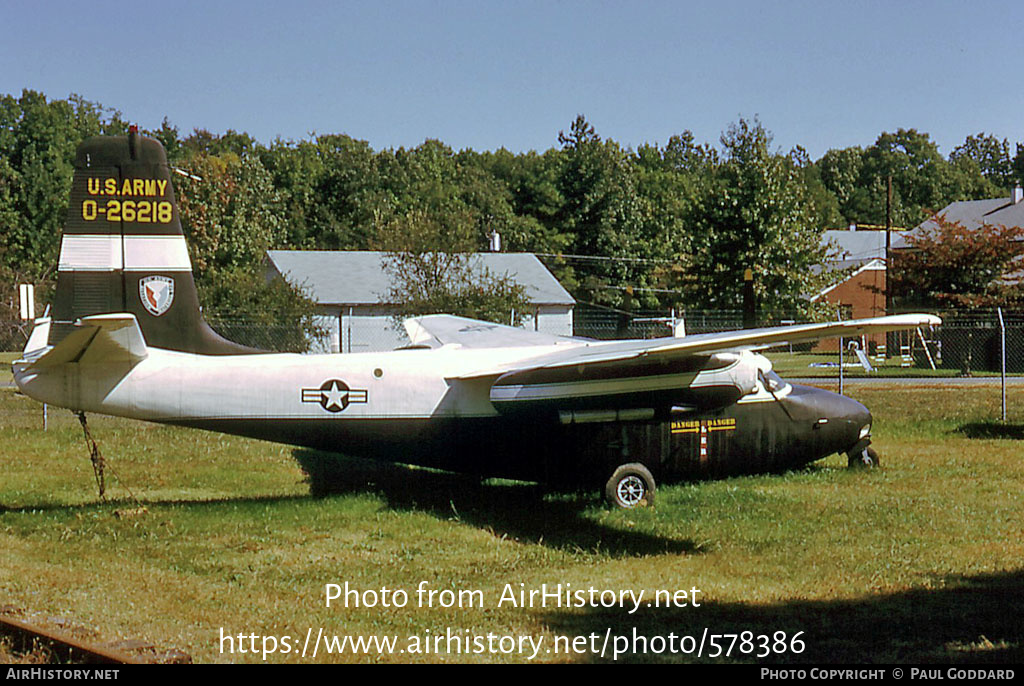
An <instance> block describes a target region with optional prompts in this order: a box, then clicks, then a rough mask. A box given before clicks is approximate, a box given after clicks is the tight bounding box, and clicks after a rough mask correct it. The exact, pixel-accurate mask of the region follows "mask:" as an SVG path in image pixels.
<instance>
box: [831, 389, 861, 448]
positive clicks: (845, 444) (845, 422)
mask: <svg viewBox="0 0 1024 686" xmlns="http://www.w3.org/2000/svg"><path fill="white" fill-rule="evenodd" d="M831 414H832V416H831V417H830V423H833V424H834V429H833V430H834V432H835V435H836V438H837V440H838V441H839V442H840V443H841V444H842V447H841V448H840V452H842V451H845V450H849V449H850V448H852V447H853V446H854V445H855V444H856V443H857V442H858V441H860V440H861V439H863V438H867V437H868V436H869V435H870V433H871V412H870V410H868V408H866V407H865V406H864V405H862V404H861V403H859V402H857V401H856V400H854V399H853V398H847V397H846V396H845V395H836V396H835V398H834V406H833V409H832V413H831Z"/></svg>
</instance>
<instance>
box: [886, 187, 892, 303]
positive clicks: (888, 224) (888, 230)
mask: <svg viewBox="0 0 1024 686" xmlns="http://www.w3.org/2000/svg"><path fill="white" fill-rule="evenodd" d="M886 186H887V187H886V191H885V313H886V314H892V287H891V285H890V280H889V277H890V275H891V272H892V254H891V250H892V174H889V177H888V179H887V183H886Z"/></svg>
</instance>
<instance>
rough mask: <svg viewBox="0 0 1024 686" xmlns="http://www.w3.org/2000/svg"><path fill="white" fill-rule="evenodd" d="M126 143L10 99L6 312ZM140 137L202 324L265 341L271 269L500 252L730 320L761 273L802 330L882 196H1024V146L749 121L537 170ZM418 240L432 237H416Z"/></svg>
mask: <svg viewBox="0 0 1024 686" xmlns="http://www.w3.org/2000/svg"><path fill="white" fill-rule="evenodd" d="M127 128H128V120H127V118H126V117H125V116H124V115H123V114H122V113H121V112H119V111H117V110H114V109H111V108H108V107H105V106H104V105H102V104H100V103H96V102H91V101H88V100H86V99H84V98H82V97H80V96H76V95H72V96H70V97H68V98H67V99H63V100H58V99H47V98H46V97H45V96H44V95H43V94H41V93H38V92H35V91H31V90H25V91H23V92H22V93H21V95H20V96H15V95H2V96H0V227H2V229H0V270H2V274H0V277H2V278H0V283H3V284H4V286H3V288H4V289H5V291H13V294H12V293H9V292H4V293H3V294H2V295H3V298H4V302H5V304H6V303H13V306H14V307H15V308H16V307H17V301H16V298H17V293H16V286H14V284H16V283H17V282H18V281H19V280H27V281H31V282H35V283H37V284H41V285H42V286H43V288H42V289H41V290H40V293H41V295H42V297H43V298H45V293H46V290H45V289H46V284H48V283H51V282H52V280H53V276H54V273H53V270H54V269H55V265H56V263H57V254H58V251H59V245H60V234H61V228H62V226H63V223H64V219H65V213H66V211H67V204H68V193H69V190H70V184H71V177H72V172H73V161H74V153H75V148H76V147H77V145H78V144H79V143H80V142H81V141H82V140H83V139H85V138H87V137H89V136H94V135H100V134H104V135H114V134H117V135H123V134H124V133H125V132H126V131H127ZM144 133H146V134H147V135H150V136H153V137H155V138H157V139H159V140H160V141H161V142H162V143H163V145H164V147H165V148H166V150H167V154H168V158H169V161H170V163H171V165H172V166H174V167H177V168H179V169H181V170H182V171H183V172H185V173H184V174H182V175H176V176H175V184H176V191H177V194H178V198H179V202H180V209H181V217H182V223H183V228H184V230H185V232H186V236H187V238H188V242H189V248H190V253H191V257H192V261H193V268H194V270H195V275H196V280H197V285H198V286H199V288H200V297H201V299H202V301H203V305H204V307H205V308H206V310H207V312H209V313H214V314H215V313H221V314H234V313H241V312H246V313H247V314H248V315H249V316H251V317H255V318H257V319H259V318H262V319H264V320H266V321H277V320H282V319H284V318H287V317H291V316H293V315H294V313H295V312H299V313H300V314H302V315H303V316H306V315H308V314H309V313H311V312H312V309H311V306H310V305H309V304H308V302H307V303H306V304H305V305H304V304H303V299H302V297H301V293H298V292H295V289H289V288H287V287H285V286H282V285H280V284H278V285H268V284H265V283H264V282H263V256H264V253H265V251H266V250H267V249H319V250H368V249H382V250H387V251H389V252H391V253H393V254H399V253H400V252H401V251H402V250H403V248H408V249H409V250H419V251H422V252H429V251H430V249H431V248H432V247H434V246H435V245H436V249H444V250H454V251H473V250H484V249H486V246H487V244H488V239H489V236H490V235H491V234H492V233H495V232H496V233H498V234H499V235H500V236H501V240H502V244H503V249H505V250H506V251H527V252H534V253H538V254H540V255H541V256H542V257H543V259H544V261H545V262H546V264H547V265H548V266H549V268H551V269H552V270H553V271H554V272H555V274H556V276H557V277H558V278H559V279H560V280H561V282H562V283H563V285H565V286H566V288H567V289H568V290H569V291H570V292H572V293H573V295H574V296H576V297H577V298H578V299H579V300H581V301H584V302H591V303H595V304H599V305H607V306H610V307H615V308H618V309H621V310H627V311H629V310H637V309H652V308H666V309H667V308H670V307H675V308H677V309H687V308H696V309H738V308H739V306H740V292H741V283H742V276H743V272H744V270H746V269H748V268H749V269H751V270H753V273H754V275H755V286H756V290H757V296H758V298H759V301H760V303H761V307H762V310H763V311H764V313H765V314H766V315H768V316H770V315H771V313H772V312H780V313H781V312H787V313H792V312H795V311H800V310H802V309H806V308H807V307H809V305H808V304H807V299H806V295H807V294H808V293H814V292H817V290H820V288H821V287H822V286H823V285H824V279H826V278H827V276H826V275H823V274H822V273H820V271H818V270H815V269H813V267H814V266H815V265H818V264H820V263H821V262H822V261H823V259H824V258H825V248H823V247H822V244H821V232H822V231H823V229H825V228H828V227H842V226H845V225H847V224H848V223H850V222H857V223H861V224H884V223H885V220H886V192H887V180H888V178H889V177H890V176H891V178H892V206H891V212H892V217H893V220H894V223H895V224H896V225H898V226H900V225H902V226H907V227H910V226H914V225H916V224H918V223H919V222H921V221H922V220H923V219H925V218H926V217H927V216H929V213H931V212H933V211H935V210H938V209H941V208H942V207H943V206H945V205H946V204H948V203H949V202H951V201H954V200H969V199H980V198H991V197H999V196H1005V195H1007V194H1008V193H1009V190H1010V187H1011V186H1013V185H1014V184H1015V183H1016V182H1017V181H1019V180H1020V179H1021V178H1022V177H1024V145H1021V144H1020V143H1017V144H1016V147H1015V149H1013V150H1011V146H1010V143H1009V142H1008V141H1007V140H1006V139H1000V138H999V137H998V136H995V135H992V134H986V133H979V134H976V135H971V136H968V137H967V138H966V139H965V141H964V143H963V144H962V145H960V146H958V147H957V148H956V149H955V150H953V151H952V152H951V153H950V154H949V156H948V157H945V156H943V155H942V154H941V153H940V152H939V149H938V146H937V145H936V144H935V142H934V141H932V140H931V139H930V137H929V135H928V134H927V133H924V132H919V131H916V130H914V129H898V130H897V131H895V132H883V133H881V134H880V135H879V136H878V138H877V140H876V141H875V142H874V144H872V145H870V146H867V147H848V148H842V149H833V150H829V151H828V152H826V153H825V154H824V155H822V156H821V157H820V158H819V159H817V160H812V159H811V158H810V156H809V155H808V154H807V152H806V151H805V150H803V149H802V148H800V147H797V148H794V149H793V150H790V151H783V150H780V149H777V148H776V147H774V146H773V143H772V136H771V133H770V132H769V131H768V130H767V129H766V128H765V126H764V125H763V124H762V123H761V122H760V121H759V120H758V119H757V118H756V117H755V118H749V119H748V118H741V119H739V120H738V121H736V122H734V123H731V124H729V125H728V126H727V127H726V129H725V131H724V132H723V133H722V135H721V138H720V140H719V141H718V143H717V145H711V144H707V143H699V142H697V141H696V140H695V138H694V135H693V134H692V133H691V132H690V131H687V130H682V131H681V132H680V133H679V134H677V135H674V136H672V137H671V138H669V140H668V141H666V142H664V143H663V144H662V143H650V144H644V145H641V146H639V147H637V148H635V149H634V148H629V147H624V146H623V145H621V144H619V143H618V142H616V141H614V140H611V139H609V138H604V137H602V136H601V135H600V134H599V133H598V132H597V131H596V130H595V127H594V126H593V125H592V124H591V123H590V122H588V121H587V119H586V118H585V117H584V116H582V115H580V116H578V117H576V118H575V119H574V120H573V121H571V122H569V123H568V126H567V128H566V129H564V130H562V131H559V132H557V136H553V145H552V147H551V148H550V149H548V150H546V151H544V152H535V151H531V152H525V153H512V152H509V151H508V150H505V149H499V150H495V151H474V150H470V149H467V150H461V151H456V150H453V149H452V148H451V147H450V146H448V145H446V144H445V143H443V142H442V141H438V140H426V141H424V142H423V143H422V144H421V145H419V146H416V147H414V148H397V149H393V148H388V149H383V150H374V149H373V148H372V147H371V146H370V145H369V144H368V143H367V142H366V141H361V140H358V139H356V138H353V137H351V136H348V135H344V134H323V135H314V136H311V137H309V138H308V139H303V140H298V141H294V140H275V141H273V142H271V143H269V144H264V143H261V142H260V141H257V140H255V139H254V138H253V137H251V136H250V135H248V134H247V133H244V132H242V133H240V132H237V131H232V130H229V131H227V132H226V133H223V134H214V133H211V132H209V131H205V130H195V131H193V132H191V133H188V134H182V132H181V131H179V129H178V128H177V127H175V126H174V125H173V124H172V123H171V122H169V121H168V120H166V119H165V120H164V121H163V123H162V124H161V126H160V127H159V128H157V129H154V130H149V131H144ZM414 225H415V226H416V227H419V228H420V229H422V228H423V227H427V229H429V230H404V229H409V227H412V226H414ZM403 227H404V228H403ZM431 236H433V237H434V238H431ZM406 237H407V242H405V243H403V240H406ZM431 241H433V243H432V242H431ZM499 290H500V289H499ZM517 297H522V293H518V294H517ZM303 308H305V309H303Z"/></svg>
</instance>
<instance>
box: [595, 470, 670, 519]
mask: <svg viewBox="0 0 1024 686" xmlns="http://www.w3.org/2000/svg"><path fill="white" fill-rule="evenodd" d="M656 488H657V486H656V485H655V483H654V475H652V474H651V471H650V470H649V469H647V467H645V466H643V465H642V464H640V463H639V462H630V463H629V464H624V465H619V467H618V468H617V469H616V470H615V472H614V473H613V474H612V475H611V478H609V479H608V482H607V483H605V486H604V497H605V498H606V499H607V500H608V503H609V504H610V505H612V506H613V507H621V508H623V509H627V510H631V509H633V508H636V507H649V506H651V505H653V504H654V491H655V489H656Z"/></svg>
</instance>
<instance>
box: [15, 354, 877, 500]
mask: <svg viewBox="0 0 1024 686" xmlns="http://www.w3.org/2000/svg"><path fill="white" fill-rule="evenodd" d="M551 350H552V348H548V347H543V346H539V347H529V348H500V349H467V348H462V347H461V346H458V345H451V346H443V347H441V348H437V349H409V350H398V351H391V352H382V353H355V354H344V355H295V354H267V355H225V356H205V355H195V354H191V353H181V352H174V351H167V350H161V349H155V348H151V349H149V355H148V357H147V358H146V359H144V360H142V361H141V362H138V363H137V364H134V365H133V366H129V365H128V364H127V363H116V362H112V363H102V364H97V363H92V364H89V365H79V364H77V363H67V364H63V365H60V366H56V367H51V368H48V369H43V370H38V369H35V370H27V371H26V370H25V369H24V368H22V369H19V367H18V366H17V365H16V366H15V376H16V379H17V381H18V384H19V385H20V386H21V387H22V388H23V390H24V391H25V392H26V393H28V394H29V395H31V396H32V397H34V398H37V399H39V400H42V401H44V402H49V403H51V404H54V405H58V406H62V407H68V408H71V409H74V410H81V411H85V412H96V413H102V414H109V415H115V416H123V417H131V418H134V419H141V420H147V421H153V422H161V423H167V424H175V425H181V426H188V427H194V428H201V429H207V430H213V431H220V432H224V433H230V434H236V435H242V436H249V437H253V438H260V439H265V440H270V441H275V442H280V443H286V444H292V445H297V446H304V447H308V448H313V449H317V450H325V451H331V452H337V453H341V454H346V455H351V456H356V457H368V458H374V459H380V460H386V461H391V462H401V463H408V464H418V465H424V466H432V467H438V468H442V469H450V470H453V471H459V472H466V473H472V474H479V475H482V476H500V477H509V478H521V479H529V480H539V481H548V482H569V481H573V482H586V481H597V480H601V481H603V480H604V479H605V478H607V476H608V473H610V470H611V469H613V468H614V467H615V466H616V465H618V464H622V463H624V462H640V463H643V464H645V465H647V466H648V468H649V469H650V470H651V471H652V472H653V473H654V474H655V475H656V476H657V478H658V479H659V480H668V481H671V480H673V479H681V478H693V477H704V476H722V475H726V474H735V473H747V472H761V471H778V470H783V469H787V468H792V467H796V466H799V465H802V464H805V463H808V462H812V461H814V460H817V459H820V458H822V457H825V456H826V455H829V454H832V453H836V452H844V451H849V450H851V449H853V448H854V446H855V445H856V444H858V442H859V441H864V439H865V438H866V430H867V427H869V425H870V421H871V418H870V414H869V413H868V411H867V409H866V408H864V406H863V405H861V404H860V403H857V402H855V401H853V400H850V399H849V398H845V397H843V396H840V395H837V394H834V393H831V392H828V391H824V390H820V389H815V388H810V387H806V386H797V385H790V384H781V385H780V387H779V388H778V389H776V390H775V391H774V394H773V393H772V392H770V391H769V390H768V389H766V388H765V386H764V383H766V382H767V380H766V378H765V377H764V376H763V375H759V373H758V372H759V370H761V371H762V372H763V371H764V370H765V369H770V364H769V363H768V362H767V360H765V358H763V357H762V356H760V355H754V354H751V353H743V354H739V355H734V356H726V357H725V358H724V360H723V359H722V358H719V359H717V360H709V361H708V362H707V363H706V364H705V365H704V366H703V367H701V366H696V367H694V366H693V365H689V366H688V367H685V368H671V367H669V368H666V369H663V370H658V369H655V370H651V369H647V368H639V367H638V371H637V376H636V377H628V376H626V377H623V376H621V375H620V376H618V377H616V378H615V379H612V380H608V379H602V378H589V377H583V376H582V375H581V379H582V380H581V381H577V382H575V383H574V384H573V385H572V386H571V389H570V390H571V392H572V393H573V394H574V396H573V397H578V398H579V401H578V402H577V408H576V409H568V410H567V409H565V408H566V407H567V404H566V402H565V401H564V400H562V401H560V402H559V403H558V408H559V409H555V408H553V407H549V406H548V405H545V404H544V402H543V400H544V399H545V398H546V397H548V396H552V395H557V394H558V393H561V392H563V391H564V390H565V389H566V388H567V386H566V383H565V382H564V381H558V380H557V379H556V380H555V381H557V383H556V382H552V380H551V379H550V378H547V379H543V378H542V379H540V380H539V381H538V383H533V384H530V383H520V384H518V385H517V386H516V387H515V393H517V394H518V397H525V398H526V399H527V400H528V401H529V402H526V403H525V404H524V405H522V406H521V407H515V408H513V409H511V410H504V409H503V406H502V404H501V403H495V402H493V400H494V393H495V392H494V391H493V390H492V383H493V378H459V377H460V376H463V375H464V374H466V373H467V372H470V371H472V370H474V369H480V368H482V367H486V366H488V365H501V364H504V363H507V362H509V361H517V362H519V363H521V364H522V365H523V366H524V367H527V368H528V367H529V359H530V358H532V357H538V356H542V355H545V354H549V353H550V352H551ZM652 376H653V377H655V378H657V379H664V381H663V382H661V383H663V384H664V385H665V386H666V388H665V390H664V391H663V393H664V394H666V395H665V400H666V401H667V402H663V403H660V404H658V405H657V406H654V403H652V402H650V401H651V400H652V398H656V397H657V396H653V395H651V394H650V392H649V391H648V393H647V394H646V395H642V394H640V395H638V396H637V397H634V394H633V393H632V391H631V384H634V383H635V384H636V385H643V386H645V387H648V388H649V387H650V386H651V385H652ZM776 378H777V377H776ZM609 383H615V384H616V388H617V389H621V390H622V393H621V394H619V395H617V396H616V395H611V396H609V395H608V384H609ZM672 384H674V386H672ZM670 386H672V387H670ZM508 389H509V387H504V388H502V389H500V392H502V393H504V394H505V395H504V396H501V397H503V398H509V397H512V396H511V395H510V391H509V390H508ZM588 389H597V391H595V393H597V392H598V391H599V392H600V393H601V395H597V396H596V397H597V398H599V399H600V400H590V401H588V395H587V393H588ZM566 392H567V391H566ZM609 398H612V399H613V401H611V402H614V399H615V398H618V403H617V404H609V403H610V401H609ZM645 399H646V400H647V403H646V404H645V402H644V401H645ZM602 403H604V404H603V405H602ZM523 408H525V409H523ZM864 444H865V445H866V441H865V442H864Z"/></svg>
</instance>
